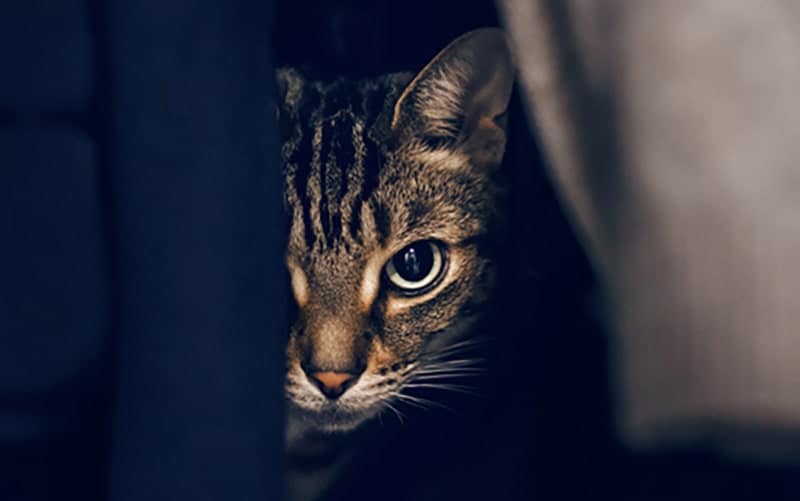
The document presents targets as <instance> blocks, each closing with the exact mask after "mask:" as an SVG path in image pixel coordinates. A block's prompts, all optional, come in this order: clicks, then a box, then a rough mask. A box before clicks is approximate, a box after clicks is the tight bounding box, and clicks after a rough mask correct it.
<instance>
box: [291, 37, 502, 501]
mask: <svg viewBox="0 0 800 501" xmlns="http://www.w3.org/2000/svg"><path fill="white" fill-rule="evenodd" d="M514 77H515V65H514V60H513V56H512V54H511V51H510V49H509V43H508V41H507V39H506V36H505V34H504V33H503V32H502V31H501V30H500V29H497V28H483V29H479V30H475V31H471V32H469V33H467V34H465V35H462V36H461V37H459V38H457V39H456V40H455V41H453V42H452V43H450V44H449V45H448V46H447V47H446V48H444V49H443V50H442V51H441V52H440V53H439V54H438V55H436V56H435V57H434V58H433V60H431V61H430V62H429V63H428V64H427V65H426V66H425V67H424V68H423V69H422V70H421V71H420V72H419V73H417V74H416V75H414V74H412V73H392V74H387V75H383V76H380V77H378V78H373V79H365V80H358V81H352V80H346V79H342V78H340V79H336V80H333V81H329V82H322V81H314V80H311V79H308V78H306V77H305V76H304V75H303V74H302V73H301V72H300V71H298V70H297V69H293V68H281V69H279V70H278V71H277V82H278V90H279V99H278V116H279V121H280V124H281V130H282V144H283V146H282V159H283V166H284V172H285V189H284V198H285V206H286V209H287V213H288V217H289V219H290V225H289V235H288V244H287V251H286V264H287V267H288V270H289V276H290V281H291V291H292V296H293V299H294V304H295V306H296V309H295V315H294V317H295V318H294V320H293V323H292V326H291V329H290V333H289V339H288V346H287V373H286V395H287V401H288V407H289V409H288V417H287V420H288V426H287V428H288V433H287V445H288V448H289V450H290V453H291V452H292V451H293V450H295V451H296V450H297V449H302V448H303V447H307V446H308V444H309V443H310V442H309V440H307V438H308V437H314V439H315V440H316V441H320V440H321V441H322V442H323V443H325V442H326V441H331V442H341V441H343V440H344V441H345V442H346V441H347V437H348V436H349V435H350V434H351V433H352V432H353V431H354V430H356V429H358V428H360V427H362V426H364V424H365V423H367V422H369V421H370V420H372V418H374V417H375V416H378V415H380V414H383V413H387V412H388V413H392V412H398V411H397V406H398V405H399V404H402V403H403V402H408V401H411V402H413V401H414V400H413V399H414V398H415V397H413V396H412V395H410V394H409V391H413V390H414V388H420V387H426V386H429V385H433V386H436V385H437V384H439V385H440V386H441V387H446V385H444V384H442V383H451V382H452V378H453V377H455V376H458V374H459V373H463V372H465V371H466V370H468V369H469V368H468V367H466V366H465V364H466V363H467V361H465V360H461V359H459V358H458V356H457V355H458V353H459V350H460V349H461V348H463V347H465V346H468V345H469V336H470V332H471V328H472V326H473V325H474V324H475V322H476V320H477V319H478V318H479V317H480V314H481V305H482V304H483V303H484V302H485V301H486V300H487V297H488V296H489V293H490V291H491V288H492V285H493V280H492V278H493V268H494V265H493V262H492V258H491V252H490V248H491V246H490V245H489V244H488V243H487V242H488V241H490V240H491V238H492V237H497V235H494V234H493V229H494V228H493V221H494V220H495V219H496V218H497V212H498V198H499V193H500V187H499V186H498V184H499V183H498V181H497V177H498V176H497V174H498V171H499V169H500V165H501V163H502V159H503V154H504V149H505V143H506V124H505V121H506V120H505V115H506V110H507V107H508V105H509V100H510V97H511V92H512V88H513V83H514ZM320 437H321V438H320ZM295 497H313V496H311V495H308V494H307V495H303V496H295Z"/></svg>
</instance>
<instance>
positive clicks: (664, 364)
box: [499, 0, 800, 461]
mask: <svg viewBox="0 0 800 501" xmlns="http://www.w3.org/2000/svg"><path fill="white" fill-rule="evenodd" d="M499 5H500V8H501V12H502V13H503V15H504V17H505V20H506V24H507V27H508V29H509V30H510V34H511V37H512V39H513V42H514V44H515V46H516V49H517V53H518V58H519V62H520V68H521V80H522V84H523V88H524V91H525V94H526V96H527V98H528V102H529V105H530V109H531V118H532V119H533V120H534V121H535V122H536V125H537V126H538V127H539V130H540V134H541V138H542V141H543V143H544V146H545V150H546V153H547V156H548V159H549V163H550V167H551V173H552V176H553V178H554V180H555V182H556V184H557V185H558V188H559V190H560V193H561V195H562V199H563V201H564V205H565V207H566V208H567V210H568V212H569V213H570V214H571V215H572V217H573V221H574V223H575V225H576V228H577V229H578V230H579V232H580V233H581V235H582V237H583V240H584V243H585V245H586V247H587V248H588V249H589V252H590V254H591V256H592V259H593V260H594V263H595V265H596V267H597V269H598V271H599V272H600V274H601V276H602V277H603V283H604V286H605V290H606V292H607V297H608V299H609V305H610V309H609V311H610V315H609V322H610V326H611V328H612V332H613V336H614V339H613V344H614V346H615V373H614V374H612V375H611V377H612V378H613V381H614V383H615V384H616V388H617V390H618V391H617V395H618V404H619V413H618V416H619V429H620V431H621V434H622V436H623V437H624V438H625V439H626V441H627V443H628V444H630V445H631V446H633V447H635V448H659V447H667V446H669V447H672V446H683V445H700V444H702V446H706V447H710V448H714V449H717V450H720V451H723V452H725V453H730V454H733V455H735V456H737V457H743V458H747V459H768V460H770V461H775V460H778V461H780V460H786V459H793V460H796V459H798V458H800V263H798V256H800V196H799V194H800V168H798V165H797V164H798V160H797V159H798V158H800V101H798V89H800V57H798V54H799V53H800V30H798V29H797V26H799V25H800V4H798V3H797V2H795V1H793V0H772V1H767V2H752V1H748V0H738V1H731V0H716V1H715V0H680V1H670V2H655V1H651V2H646V1H640V2H628V1H623V0H616V1H615V0H592V1H589V0H569V1H560V0H559V1H542V0H500V1H499ZM587 419H591V416H587Z"/></svg>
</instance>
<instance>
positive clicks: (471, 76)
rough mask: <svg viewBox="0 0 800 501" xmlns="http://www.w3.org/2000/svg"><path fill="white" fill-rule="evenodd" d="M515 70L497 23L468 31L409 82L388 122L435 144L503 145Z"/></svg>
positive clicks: (478, 147) (398, 128)
mask: <svg viewBox="0 0 800 501" xmlns="http://www.w3.org/2000/svg"><path fill="white" fill-rule="evenodd" d="M514 75H515V64H514V58H513V55H512V53H511V49H510V47H509V42H508V39H507V38H506V35H505V33H504V32H503V31H502V30H501V29H499V28H482V29H479V30H475V31H471V32H469V33H467V34H465V35H462V36H461V37H459V38H457V39H456V40H455V41H453V42H452V43H450V45H448V46H447V47H446V48H445V49H444V50H442V51H441V52H440V53H439V54H438V55H436V57H434V58H433V60H432V61H431V62H430V63H428V65H427V66H425V68H423V69H422V71H420V72H419V74H418V75H417V76H416V77H415V78H414V79H413V80H412V81H411V83H410V84H408V86H407V87H406V89H405V90H404V91H403V93H402V94H401V95H400V97H399V98H398V100H397V103H396V104H395V108H394V115H393V117H392V128H393V129H394V130H396V131H398V132H401V133H403V132H405V133H408V132H410V133H411V134H413V136H414V137H415V138H417V139H420V140H422V141H423V142H425V143H427V144H431V145H433V146H436V147H438V146H442V145H443V146H445V147H456V146H461V145H463V146H465V147H467V148H469V149H473V148H470V146H472V147H474V148H476V149H480V148H481V147H482V146H481V144H482V143H485V142H487V141H488V142H490V143H494V142H497V141H500V142H502V143H503V145H504V144H505V133H504V130H503V127H504V120H503V118H504V114H505V112H506V109H507V108H508V102H509V100H510V98H511V90H512V88H513V85H514ZM485 146H491V145H485ZM500 149H501V150H502V146H501V148H500ZM500 155H502V151H501V152H500Z"/></svg>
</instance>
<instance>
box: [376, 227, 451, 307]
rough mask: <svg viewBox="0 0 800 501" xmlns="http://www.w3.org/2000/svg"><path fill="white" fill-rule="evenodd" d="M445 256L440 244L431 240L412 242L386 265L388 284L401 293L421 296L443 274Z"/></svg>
mask: <svg viewBox="0 0 800 501" xmlns="http://www.w3.org/2000/svg"><path fill="white" fill-rule="evenodd" d="M444 268H445V255H444V249H443V246H442V244H440V243H438V242H434V241H432V240H423V241H419V242H414V243H413V244H411V245H408V246H406V247H404V248H403V249H401V250H400V252H398V253H397V254H395V255H394V256H392V258H391V259H390V260H389V261H388V262H387V263H386V267H385V273H386V278H387V279H388V280H389V282H390V283H391V284H392V285H393V286H394V287H395V288H397V289H399V290H400V291H401V292H404V293H407V294H421V293H422V292H424V291H426V290H428V289H430V288H431V287H432V286H433V285H434V284H435V283H437V282H438V280H439V279H440V278H441V277H442V275H443V274H444V273H443V272H444Z"/></svg>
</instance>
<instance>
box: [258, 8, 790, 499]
mask: <svg viewBox="0 0 800 501" xmlns="http://www.w3.org/2000/svg"><path fill="white" fill-rule="evenodd" d="M276 20H277V22H276V31H275V34H274V37H273V40H274V47H275V54H276V64H278V65H295V66H301V67H308V68H314V69H315V70H317V71H318V74H322V75H347V76H349V77H364V76H370V75H375V74H378V73H382V72H388V71H409V70H411V71H416V70H418V69H419V68H421V67H422V66H423V65H424V64H425V63H427V61H428V60H429V59H430V58H431V57H433V56H434V55H435V54H436V53H437V52H438V51H439V50H440V49H441V48H443V47H444V46H445V45H446V44H447V43H448V42H449V41H451V40H452V39H454V38H456V37H457V36H459V35H460V34H462V33H464V32H466V31H469V30H471V29H475V28H479V27H482V26H496V25H498V24H499V23H498V18H497V12H496V10H495V8H494V5H493V2H492V1H489V0H462V1H459V2H453V1H447V0H387V1H370V0H337V1H331V0H294V1H284V2H279V5H278V11H277V16H276ZM510 124H511V134H510V136H511V137H510V143H509V150H508V153H507V158H506V164H505V167H504V168H505V169H507V174H508V176H509V178H510V179H509V180H510V183H511V186H513V189H512V195H511V208H512V211H511V223H510V225H509V229H508V230H507V231H508V234H507V235H506V239H507V243H508V244H509V246H508V248H507V249H506V255H505V256H504V257H503V258H501V261H502V262H501V268H502V270H503V273H502V277H503V278H502V280H501V284H502V285H501V289H500V291H498V298H497V304H496V309H497V310H496V311H495V314H494V315H492V316H491V318H490V319H489V320H488V321H487V324H488V326H485V327H486V328H488V329H489V330H491V331H492V332H493V333H494V334H495V337H496V339H497V344H496V345H495V348H497V350H496V351H495V352H494V353H493V355H494V356H493V357H492V363H493V378H492V379H491V381H488V382H484V383H485V384H486V386H485V389H486V390H488V392H489V393H490V395H488V396H487V397H484V398H483V399H481V400H479V401H478V402H469V401H468V399H467V400H463V399H458V398H455V397H447V396H442V395H439V396H438V398H440V399H443V401H445V402H447V403H448V405H450V406H451V407H452V408H455V409H457V412H451V413H448V412H446V411H439V412H438V413H437V412H436V411H435V410H432V411H428V412H427V413H426V412H423V413H414V414H413V418H414V421H415V422H414V423H413V424H408V423H407V424H406V425H405V427H404V428H403V430H401V431H398V432H397V434H396V435H392V434H391V433H388V432H386V431H384V434H383V435H381V436H379V437H371V438H372V443H373V444H375V443H377V445H376V446H375V451H373V452H372V454H371V455H368V456H367V457H366V458H365V459H364V460H363V463H362V464H360V465H359V466H358V467H357V468H355V471H354V472H351V474H350V476H349V477H348V478H347V479H346V480H345V481H344V482H343V485H342V486H340V489H339V491H338V494H334V495H333V496H332V497H333V498H337V499H369V498H372V497H381V498H383V499H476V500H478V499H481V500H483V499H558V500H562V499H603V498H608V499H625V500H628V499H630V500H637V501H638V500H676V499H687V500H688V499H698V500H717V499H725V500H762V499H763V500H782V499H786V500H789V499H793V500H794V499H800V476H798V475H800V471H798V470H795V469H791V468H779V467H764V466H761V467H758V466H747V465H742V464H738V465H737V464H732V463H729V462H726V461H724V460H722V459H720V458H718V457H716V456H714V455H713V454H711V453H707V452H703V451H699V450H679V451H678V450H676V451H664V452H662V453H658V454H654V453H650V454H644V453H639V454H635V453H631V452H629V451H627V450H625V449H624V448H623V446H622V445H621V443H620V441H619V440H618V438H617V435H616V433H615V429H614V425H613V423H614V420H613V415H614V412H615V409H614V404H613V402H614V398H613V393H612V388H611V385H610V383H609V378H610V376H609V366H608V364H609V350H610V347H609V342H608V338H607V333H606V332H605V331H604V330H603V327H602V324H601V321H600V319H599V318H597V317H598V315H596V314H595V313H600V314H602V311H599V312H598V301H597V299H596V297H597V294H596V293H595V290H596V287H597V284H596V281H595V277H594V276H593V274H592V271H591V270H590V268H589V265H588V262H587V260H586V256H585V255H584V253H583V251H582V250H581V249H580V247H579V245H578V243H577V242H576V240H575V236H574V234H573V233H572V231H571V229H570V227H569V225H568V223H567V221H566V220H565V218H564V215H563V212H562V211H561V209H560V207H559V205H558V201H557V200H556V197H555V194H554V192H553V188H552V186H551V183H550V180H549V179H548V178H547V176H546V173H545V171H544V168H543V158H542V155H541V151H540V148H539V145H538V143H537V139H536V134H535V131H533V130H532V129H531V128H530V127H529V126H528V125H527V122H526V117H525V115H524V112H523V108H522V106H521V102H520V99H519V97H518V96H516V97H515V98H514V100H513V101H512V109H511V111H510ZM431 398H434V396H433V395H431ZM412 412H413V411H412ZM420 486H422V487H421V488H420ZM337 496H338V497H337Z"/></svg>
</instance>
